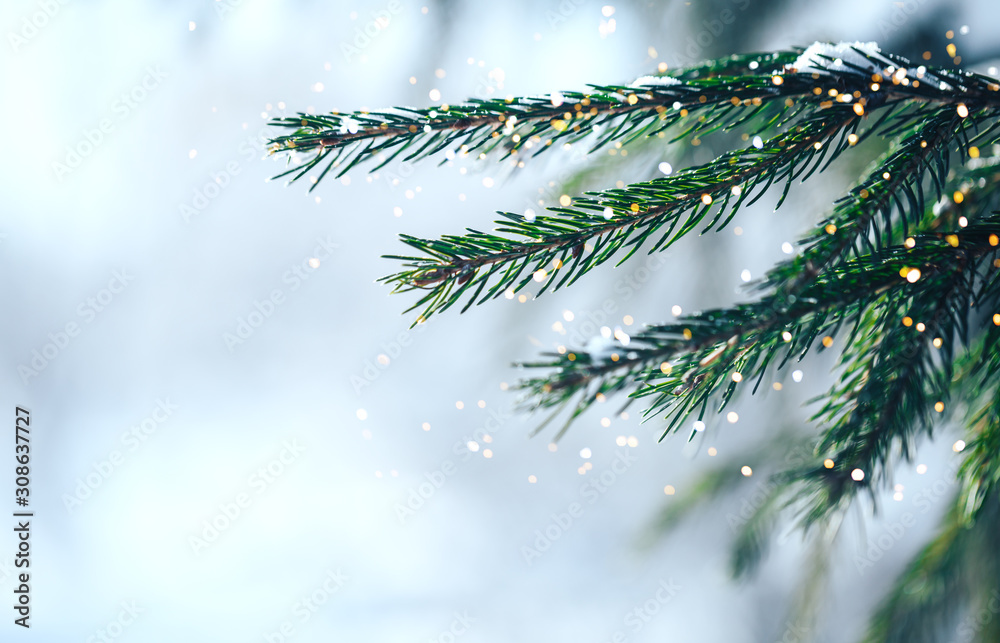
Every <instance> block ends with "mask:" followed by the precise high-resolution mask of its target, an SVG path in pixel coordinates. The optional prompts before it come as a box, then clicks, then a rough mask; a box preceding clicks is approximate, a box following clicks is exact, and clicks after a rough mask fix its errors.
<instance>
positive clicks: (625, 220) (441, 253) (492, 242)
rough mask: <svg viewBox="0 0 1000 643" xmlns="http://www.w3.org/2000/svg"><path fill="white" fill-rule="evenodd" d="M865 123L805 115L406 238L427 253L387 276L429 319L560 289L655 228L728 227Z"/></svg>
mask: <svg viewBox="0 0 1000 643" xmlns="http://www.w3.org/2000/svg"><path fill="white" fill-rule="evenodd" d="M857 126H858V116H857V115H856V114H855V113H854V111H853V110H852V109H851V108H850V107H847V106H838V107H835V108H831V109H829V110H825V111H824V112H823V113H821V114H818V115H816V116H813V117H810V118H808V119H806V120H804V121H803V122H802V123H801V124H800V125H798V126H796V127H794V128H793V129H791V130H789V131H787V132H785V133H782V134H779V135H777V136H775V137H774V138H772V139H770V140H768V141H767V142H766V143H763V144H762V145H761V147H760V148H759V149H758V148H757V147H755V146H750V147H748V148H746V149H742V150H736V151H732V152H729V153H727V154H723V155H722V156H720V157H719V158H718V159H716V160H715V161H712V162H711V163H708V164H706V165H703V166H700V167H695V168H689V169H686V170H683V171H681V172H677V173H676V174H673V175H671V176H667V177H663V178H658V179H653V180H651V181H647V182H644V183H637V184H633V185H629V186H626V187H625V188H622V189H613V190H606V191H603V192H597V193H591V195H590V196H587V197H583V198H579V199H576V200H575V201H574V202H573V207H560V208H550V210H551V211H552V212H554V213H555V215H554V216H542V217H538V218H535V219H528V218H527V217H525V216H522V215H519V214H514V213H509V212H507V213H503V212H502V213H500V214H501V215H503V216H504V217H506V218H507V221H505V222H502V223H503V225H502V227H501V228H499V229H498V230H497V232H498V233H501V234H486V233H482V232H478V231H476V230H473V229H469V230H468V232H467V234H466V235H465V236H461V237H460V236H445V237H443V238H442V239H441V240H427V239H419V238H416V237H410V236H407V235H404V236H403V237H402V239H403V241H404V242H405V243H407V244H408V245H410V246H412V247H414V248H416V249H418V250H420V251H421V252H423V253H424V254H425V255H427V256H426V257H402V256H390V258H393V259H399V260H403V261H405V262H406V263H405V264H404V265H405V267H406V268H407V270H404V271H402V272H400V273H396V274H394V275H390V276H388V277H384V278H382V279H381V281H384V282H387V283H390V284H393V285H394V286H395V288H394V290H393V292H407V291H410V290H415V289H426V290H428V292H427V294H425V295H424V296H423V297H422V298H420V299H419V300H418V301H417V302H416V303H415V304H414V305H413V306H411V307H410V308H409V309H408V310H413V309H414V308H418V307H423V310H422V312H421V319H427V318H428V317H430V316H431V315H432V314H434V313H436V312H439V311H442V310H445V309H447V308H449V307H451V306H452V305H454V304H455V303H456V302H457V301H458V300H459V299H460V298H461V297H462V296H463V295H465V294H466V293H469V292H471V296H470V297H469V300H468V302H467V303H466V305H465V308H464V309H463V310H465V309H467V308H468V307H469V306H471V305H472V304H473V303H483V302H485V301H488V300H489V299H492V298H495V297H498V296H499V295H500V294H502V293H503V292H504V290H505V289H511V290H512V291H513V292H517V291H519V290H520V289H522V288H524V287H525V286H526V285H528V284H529V283H530V282H531V281H532V280H535V281H544V282H545V284H544V286H543V289H544V288H552V289H553V290H555V289H558V288H559V287H561V286H563V285H569V284H572V283H573V282H574V281H576V279H577V278H579V277H580V276H582V275H583V274H585V273H586V272H588V271H590V270H591V269H592V268H594V267H596V266H598V265H600V264H602V263H604V262H605V261H607V260H609V259H611V258H612V257H613V256H614V255H615V254H616V253H617V252H618V251H619V250H622V249H624V248H627V247H628V246H631V248H629V249H628V252H627V253H626V254H625V256H624V257H623V258H621V259H620V261H619V263H621V262H623V261H625V260H626V259H628V258H629V257H630V256H631V255H632V254H633V253H634V252H636V251H637V250H638V248H639V247H640V246H641V245H642V244H643V242H645V241H646V240H647V239H649V238H650V237H652V236H653V235H654V234H659V238H658V240H657V241H656V242H655V243H654V244H653V245H652V247H651V248H650V249H649V252H655V251H656V250H659V249H663V248H666V247H668V246H669V245H670V244H671V243H673V242H674V241H676V240H677V239H678V238H680V237H681V236H683V235H685V234H687V233H688V232H690V231H692V230H694V229H695V228H697V227H699V226H701V225H702V223H703V222H704V221H705V219H706V218H709V215H711V217H710V220H709V223H708V224H707V225H706V227H707V228H713V227H716V226H718V228H720V229H721V228H722V227H724V226H725V225H726V224H727V223H728V222H729V221H730V220H731V219H732V218H733V216H735V214H736V212H737V211H738V210H739V208H740V207H742V206H744V205H750V204H752V203H753V202H754V201H756V200H757V199H758V198H760V196H762V195H763V193H764V192H765V191H766V190H767V188H768V187H770V186H771V185H772V184H774V183H780V182H782V181H785V182H789V183H790V182H791V181H792V180H793V179H795V178H797V177H798V176H800V175H801V174H802V173H803V172H805V171H807V170H808V169H809V167H810V164H813V163H818V162H821V161H822V160H823V156H824V155H825V153H826V152H825V151H824V152H823V153H822V154H818V153H817V152H818V150H820V149H822V148H823V144H824V142H825V141H827V140H829V139H831V138H833V137H835V136H836V135H837V134H838V133H840V132H841V131H848V130H850V131H852V132H853V131H854V130H856V128H857ZM848 145H849V143H848V142H847V141H846V140H845V141H843V142H842V143H840V144H839V145H836V146H834V147H835V149H834V151H833V152H832V154H833V155H837V154H839V153H840V152H842V151H843V149H845V148H846V147H847V146H848ZM754 192H756V196H753V194H754ZM730 204H731V205H730ZM779 205H780V203H779ZM685 213H687V214H688V216H687V218H686V219H685V218H684V214H685ZM724 217H725V218H724ZM664 227H666V231H665V232H662V234H661V230H662V229H663V228H664ZM519 238H525V239H528V240H527V241H520V240H518V239H519ZM591 240H593V241H592V242H591ZM526 272H527V274H525V273H526ZM557 279H558V280H557ZM487 286H489V289H488V290H487ZM484 290H485V293H484ZM418 321H419V320H418Z"/></svg>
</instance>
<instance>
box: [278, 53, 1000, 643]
mask: <svg viewBox="0 0 1000 643" xmlns="http://www.w3.org/2000/svg"><path fill="white" fill-rule="evenodd" d="M998 116H1000V83H998V81H997V80H995V79H993V78H989V77H986V76H982V75H978V74H973V73H969V72H965V71H960V70H955V69H945V68H936V67H930V66H922V65H921V66H914V65H913V64H912V63H910V62H909V61H907V60H905V59H903V58H901V57H899V56H894V55H891V54H888V53H883V52H881V51H879V50H878V48H877V47H876V46H874V44H871V43H869V44H861V43H855V44H854V45H847V44H841V45H823V44H817V45H814V46H813V47H810V48H809V49H808V50H791V51H783V52H777V53H767V54H754V55H736V56H731V57H728V58H725V59H721V60H715V61H709V62H706V63H703V64H700V65H697V66H693V67H689V68H685V69H680V70H676V71H670V72H666V73H663V74H661V75H658V76H648V77H644V78H640V79H639V80H637V81H636V82H634V83H632V84H629V85H606V86H592V87H591V88H590V89H589V90H588V91H586V92H563V93H562V94H558V95H551V96H539V97H528V98H507V99H492V100H470V101H469V102H467V103H464V104H461V105H442V106H439V107H435V108H427V109H411V108H406V109H394V110H386V111H377V112H353V113H349V114H340V113H331V114H326V115H321V116H315V115H307V114H299V115H297V116H295V117H288V118H281V119H277V120H276V121H275V122H274V123H273V124H274V125H277V126H279V127H283V128H287V129H288V134H286V135H284V136H280V137H277V138H275V139H274V140H273V141H272V144H273V147H272V152H274V153H285V154H287V156H288V159H289V169H288V170H287V171H285V172H284V173H282V174H281V175H279V176H287V177H290V180H292V181H294V180H298V179H300V178H303V177H305V176H306V175H307V174H309V173H310V172H313V171H315V172H318V175H316V179H315V183H314V185H313V186H312V188H310V189H314V188H316V186H317V185H319V183H320V182H322V181H323V179H324V177H326V176H327V175H328V173H330V172H331V171H334V172H335V175H336V176H340V175H342V174H344V173H345V172H347V171H349V170H351V169H352V168H355V167H358V166H359V165H368V166H370V167H371V168H372V169H378V168H381V167H385V166H386V165H387V164H389V163H391V162H393V161H400V160H405V161H414V160H418V159H422V158H427V157H431V156H441V155H442V153H443V154H444V155H446V156H445V158H454V155H456V154H457V155H460V156H462V155H473V156H476V155H478V156H479V157H480V158H487V157H494V158H497V159H498V160H500V161H504V162H506V163H508V164H510V165H511V166H512V167H515V168H516V167H518V166H523V164H524V162H525V160H526V159H527V158H529V157H532V156H536V155H538V154H541V153H543V152H545V151H546V150H548V149H549V148H552V147H558V146H559V145H560V144H562V143H565V142H569V143H574V144H575V143H578V142H580V143H586V144H588V145H590V146H591V150H596V149H599V148H601V147H602V146H605V145H608V144H612V143H620V144H621V145H622V146H626V147H627V146H630V145H638V144H646V143H649V142H650V141H653V142H655V141H656V139H662V142H663V144H664V145H665V144H666V143H667V142H674V141H695V140H698V139H701V138H704V137H708V136H714V135H723V134H724V133H726V132H730V133H737V134H742V135H743V136H742V139H743V140H744V141H747V144H746V146H745V147H742V148H739V149H733V150H732V151H729V152H726V153H724V154H722V155H720V156H718V157H717V158H715V159H713V160H711V161H709V162H708V163H704V164H702V165H696V166H692V167H688V168H685V169H682V170H680V171H677V172H675V173H672V174H670V175H668V176H663V177H660V178H655V179H652V180H646V181H641V182H636V183H632V184H629V185H626V186H624V187H620V188H611V189H606V190H600V191H593V192H586V193H584V194H582V195H580V196H578V197H576V198H573V199H572V200H571V202H570V203H568V204H561V205H560V206H558V207H551V208H548V211H547V212H546V213H544V214H541V215H537V216H535V215H534V214H533V213H527V214H521V213H514V212H499V213H498V214H499V217H500V218H499V220H498V221H497V228H496V229H495V230H493V231H491V232H481V231H478V230H474V229H471V228H470V229H466V231H465V232H463V233H461V234H456V235H445V236H442V237H440V238H438V239H422V238H417V237H413V236H408V235H403V236H402V241H403V242H404V243H405V244H406V245H408V246H409V247H410V248H411V251H412V252H415V254H410V255H404V256H396V255H393V256H391V257H390V258H392V259H394V260H397V261H399V262H401V263H400V269H399V271H398V272H395V273H394V274H391V275H389V276H387V277H384V278H383V279H382V281H384V282H385V283H387V284H389V285H390V286H392V287H393V290H394V292H415V293H416V298H415V303H414V304H413V305H412V306H411V308H410V310H414V309H419V311H420V312H419V317H417V321H416V322H415V323H420V322H422V321H424V320H426V319H428V318H429V317H431V316H432V315H435V314H439V313H442V312H444V311H445V310H447V309H449V308H451V307H452V306H455V305H456V304H461V310H462V311H464V310H467V309H468V308H469V307H470V306H471V305H473V304H483V303H485V302H487V301H490V300H492V299H495V298H497V297H500V296H502V295H507V296H511V294H512V293H518V292H521V291H522V290H526V289H527V290H530V291H532V292H534V294H535V296H538V295H541V294H542V293H544V292H547V291H550V290H556V289H558V288H561V287H564V286H570V285H572V284H574V283H575V282H577V281H578V280H579V279H581V278H583V277H584V276H585V275H586V274H587V273H588V272H590V271H591V270H592V269H594V268H596V267H597V266H599V265H601V264H603V263H605V262H608V261H611V260H615V261H616V262H617V263H618V264H621V263H622V262H624V261H626V260H628V259H629V258H630V257H632V256H633V255H634V254H635V253H637V252H640V251H641V252H646V253H653V252H660V251H663V250H666V249H667V248H669V247H670V246H671V245H672V244H673V243H675V242H677V241H678V240H679V239H681V238H682V237H685V236H689V235H691V234H704V233H707V232H710V231H717V230H721V229H723V228H725V227H726V226H727V225H729V224H730V223H731V222H732V221H734V219H735V218H736V217H738V216H740V211H741V209H745V208H746V207H747V206H749V205H751V204H753V203H755V202H756V201H758V200H760V199H761V198H763V197H765V195H768V196H773V195H776V196H774V199H775V203H776V205H775V208H777V207H779V206H780V205H781V204H782V203H783V202H784V201H785V197H786V196H787V194H788V192H789V190H790V188H791V185H792V183H794V182H797V181H799V182H801V181H806V180H807V179H810V178H812V177H815V176H817V175H818V174H820V173H821V172H823V171H824V170H825V169H826V168H828V167H829V166H830V164H831V163H833V162H834V161H835V160H836V159H838V158H839V157H841V156H842V155H855V154H863V155H869V156H871V152H872V150H873V149H874V150H876V153H877V152H878V150H884V153H882V154H881V156H878V157H877V158H874V159H873V162H872V163H871V166H870V168H869V170H868V171H866V172H865V173H864V174H863V175H862V176H861V177H860V179H859V180H858V181H857V183H856V185H855V186H854V187H852V188H851V189H850V190H848V191H847V193H846V194H844V195H843V196H842V197H841V198H840V199H838V200H837V201H836V202H835V203H834V204H833V205H832V207H831V208H830V210H829V212H828V214H827V215H826V216H825V217H824V218H823V219H822V220H821V221H820V222H819V223H818V225H817V226H816V227H815V229H814V230H813V231H812V232H811V233H810V234H808V235H807V236H806V237H805V238H803V239H801V240H800V241H799V242H798V244H797V253H796V255H795V256H794V258H792V259H790V260H787V261H785V262H783V263H780V264H778V265H776V266H774V268H773V269H772V270H771V271H770V272H768V273H767V274H766V276H764V277H763V278H762V279H761V280H760V281H759V282H757V283H756V284H755V289H756V292H757V293H758V294H759V297H758V298H757V299H755V300H753V301H749V302H747V303H741V304H737V305H734V306H731V307H726V308H720V309H714V310H707V311H703V312H698V313H694V314H691V315H687V316H684V317H681V318H679V319H677V320H676V321H674V322H671V323H661V324H652V325H649V326H647V327H646V328H645V329H644V330H642V331H640V332H638V333H636V334H634V335H632V336H628V335H626V334H624V333H616V335H615V336H614V337H613V338H609V339H608V341H607V342H606V343H604V344H603V345H591V346H589V347H572V348H570V349H568V350H566V351H565V352H558V353H547V354H544V355H542V356H541V357H540V358H539V359H537V360H535V361H532V362H530V363H527V364H525V366H527V367H529V368H530V369H532V371H533V372H535V373H537V374H536V375H534V376H532V377H529V378H528V379H526V380H525V381H523V382H522V383H521V384H520V387H521V388H522V389H523V391H524V393H525V398H524V405H525V407H526V408H530V409H547V410H549V411H550V412H551V413H552V416H553V417H554V416H555V415H557V414H558V413H559V412H560V411H561V410H563V409H568V413H567V415H568V418H569V419H568V420H567V421H566V422H565V424H563V425H562V427H561V428H560V429H559V431H558V433H557V436H556V439H558V437H559V436H561V435H562V434H563V432H565V431H566V430H567V428H568V426H569V424H570V422H571V421H572V419H573V418H575V417H577V416H579V415H580V414H581V413H583V412H584V411H585V410H586V409H587V408H588V407H589V406H590V405H592V404H593V403H594V402H595V401H596V400H599V399H606V398H610V397H612V396H615V395H622V396H629V398H630V399H637V400H641V401H644V402H645V403H646V410H645V414H646V416H647V417H648V418H658V419H660V420H662V422H663V425H662V426H663V430H662V435H661V439H662V437H663V436H666V435H668V434H670V433H672V432H675V431H678V430H681V429H682V428H684V427H687V428H688V429H689V430H690V431H691V433H690V435H691V436H693V435H694V429H690V427H691V426H692V424H691V421H698V422H704V420H705V419H706V418H707V417H708V415H709V414H713V413H720V412H722V411H723V410H724V409H725V408H726V407H727V405H728V404H729V402H730V401H731V400H732V399H733V397H734V395H736V394H737V393H739V392H740V391H741V390H743V389H750V391H751V393H752V392H756V391H757V390H758V388H759V387H760V386H761V384H762V382H764V381H765V380H766V381H768V382H770V380H771V379H773V378H775V377H777V376H779V375H780V374H781V373H783V372H784V370H783V369H784V368H785V367H786V365H787V364H789V362H793V361H797V360H801V359H802V358H803V357H805V356H806V355H807V354H809V353H810V352H811V351H824V350H839V354H840V358H839V369H838V372H839V376H838V378H837V381H836V382H835V384H834V385H833V386H832V388H831V389H830V390H829V391H828V392H827V393H826V394H825V395H822V396H820V397H819V398H818V399H816V400H814V403H815V405H816V411H815V414H814V416H813V418H812V420H813V422H814V424H815V429H816V432H815V435H814V436H813V438H812V439H811V440H810V441H808V443H807V444H805V446H802V449H804V451H802V453H804V454H805V455H803V456H802V457H797V458H795V459H794V461H786V463H785V466H782V467H779V468H778V469H777V470H775V471H773V472H772V474H773V476H772V478H771V480H772V485H771V486H770V487H769V498H768V501H767V502H765V503H764V504H763V506H762V507H761V508H760V509H759V510H758V514H757V515H756V516H755V517H754V519H753V520H751V521H749V522H748V524H747V525H745V528H744V529H743V530H742V531H741V532H740V535H739V537H738V538H737V542H736V543H735V544H736V552H737V553H736V555H735V557H734V563H733V567H734V570H735V571H736V572H737V573H738V574H741V573H745V572H747V571H750V570H752V568H753V567H754V565H755V561H756V560H757V559H758V558H759V557H760V555H762V554H763V553H764V551H766V548H767V541H768V539H769V534H770V532H771V531H773V527H774V525H775V524H776V520H777V514H778V512H779V511H780V510H781V509H782V508H787V507H790V508H792V510H793V513H794V515H796V516H798V517H799V518H800V520H801V522H802V524H803V525H804V526H806V527H807V528H811V527H812V528H815V527H819V529H820V531H822V532H824V533H830V532H835V531H836V526H837V525H839V521H840V520H841V519H842V517H843V515H844V513H845V512H846V511H847V509H848V507H849V506H850V505H851V503H852V501H853V500H854V499H855V498H856V496H857V495H858V494H860V493H863V494H867V495H868V496H869V497H870V498H871V499H872V501H877V500H878V498H879V497H880V496H881V495H882V494H883V492H884V491H885V489H886V488H887V487H888V486H891V484H892V469H893V465H894V463H896V462H898V461H899V460H900V459H903V460H907V459H909V458H910V457H911V456H912V455H913V453H914V449H915V447H916V445H917V444H918V443H919V440H920V439H921V438H923V437H929V436H931V435H932V434H933V432H934V429H935V426H937V425H939V424H940V423H941V420H942V418H946V417H951V414H952V411H953V410H956V409H968V414H967V415H968V417H967V426H968V436H967V444H965V443H964V442H960V443H956V445H955V449H956V450H957V451H962V448H963V447H964V453H963V456H964V463H963V465H962V466H961V468H960V469H959V470H958V472H957V475H958V478H959V481H960V482H961V492H960V493H959V494H958V496H957V498H956V500H955V503H954V507H953V508H952V510H951V511H950V512H949V513H948V514H947V515H946V516H945V518H944V522H943V525H942V531H941V533H940V535H939V536H937V537H936V538H935V540H934V541H933V542H932V543H930V544H929V545H928V546H927V548H926V549H925V550H924V551H923V552H922V553H921V554H920V555H919V556H918V557H917V558H916V559H915V560H914V561H913V564H912V566H911V568H910V569H909V570H908V571H907V572H906V573H905V574H904V577H903V578H901V579H900V584H899V587H898V588H897V589H896V590H894V592H893V593H892V594H891V595H890V596H889V597H888V598H887V600H886V602H885V604H884V605H883V606H882V607H881V608H880V610H879V611H878V612H877V613H876V615H875V617H874V620H873V624H872V629H871V632H870V638H869V639H868V640H871V641H875V640H878V641H896V640H899V641H924V640H927V641H931V640H942V639H941V637H940V636H939V635H941V633H942V632H947V631H948V629H949V628H952V629H951V631H954V627H956V624H958V623H959V621H958V619H959V618H960V616H961V615H962V614H963V613H964V612H962V611H961V610H963V609H966V610H968V609H976V608H978V607H981V606H982V605H984V604H985V602H986V601H987V600H988V599H989V597H990V596H991V594H990V592H993V591H995V590H997V588H998V587H1000V584H998V580H1000V576H998V571H1000V570H998V569H992V568H990V569H982V568H980V567H977V566H976V556H977V555H980V554H982V552H983V551H984V548H989V547H991V546H994V545H993V544H992V543H991V542H990V539H991V538H992V536H993V534H995V533H997V532H996V528H997V526H998V524H1000V523H998V516H1000V506H998V498H1000V491H998V483H1000V408H998V406H1000V350H998V344H997V342H998V338H1000V328H998V327H1000V312H998V311H1000V308H998V297H1000V253H998V239H1000V215H998V213H997V212H996V211H997V210H998V200H1000V195H998V191H997V189H996V188H997V184H998V182H1000V165H998V160H1000V156H997V154H998V151H1000V145H998V143H1000V129H998V126H1000V119H998ZM866 141H872V142H873V144H872V145H862V144H863V143H865V142H866ZM772 187H774V188H776V190H774V191H772V190H771V188H772ZM779 190H780V191H779ZM835 346H836V347H837V348H836V349H835V348H834V347H835ZM700 426H701V428H703V427H704V424H701V425H700ZM772 446H773V445H772ZM727 466H728V465H727ZM735 470H736V468H735V467H733V468H732V469H719V470H716V471H713V472H710V473H709V474H708V475H707V476H706V478H705V480H704V481H703V482H702V483H701V484H700V486H698V487H697V488H696V489H695V490H694V491H693V492H692V496H691V499H690V500H689V501H688V502H687V503H686V504H682V505H679V506H677V507H674V508H673V509H672V510H671V512H670V513H668V514H666V515H665V516H664V518H663V523H664V525H667V524H673V523H674V522H675V521H676V519H677V518H678V517H679V515H680V514H681V513H685V512H687V511H690V510H692V508H693V505H694V503H695V502H698V501H700V500H702V499H706V498H709V497H712V496H714V495H717V494H719V493H722V492H724V491H725V490H726V489H729V488H731V487H732V486H733V485H734V484H736V483H737V482H738V477H737V476H735V475H733V474H732V472H733V471H735ZM876 506H877V504H876ZM988 558H989V559H990V560H993V561H997V560H1000V557H997V556H996V555H995V554H994V555H993V556H991V557H988ZM914 588H916V589H914ZM994 620H995V621H996V620H998V619H994ZM995 634H996V632H995V627H994V628H991V627H986V628H979V629H977V630H975V631H972V632H971V634H970V636H971V637H972V638H973V639H975V640H984V641H985V640H995ZM991 637H993V638H991Z"/></svg>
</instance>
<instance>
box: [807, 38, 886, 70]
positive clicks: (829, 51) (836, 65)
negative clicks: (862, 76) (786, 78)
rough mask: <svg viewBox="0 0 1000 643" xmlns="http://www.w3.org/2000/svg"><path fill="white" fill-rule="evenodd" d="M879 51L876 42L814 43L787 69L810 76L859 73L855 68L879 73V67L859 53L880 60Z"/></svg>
mask: <svg viewBox="0 0 1000 643" xmlns="http://www.w3.org/2000/svg"><path fill="white" fill-rule="evenodd" d="M859 50H860V51H859ZM881 51H882V50H881V49H879V47H878V43H876V42H838V43H837V44H833V43H830V42H814V43H813V44H811V45H809V47H808V48H807V49H806V50H805V51H803V52H802V55H801V56H799V57H798V58H797V59H796V60H795V62H793V63H792V64H791V65H788V68H789V69H791V70H793V71H797V72H799V73H806V74H811V73H817V72H819V73H822V72H831V71H835V72H845V71H846V72H854V73H859V72H858V69H857V68H858V67H860V68H861V69H865V70H868V71H869V72H873V73H874V72H877V71H879V70H880V68H881V66H880V65H878V64H876V63H873V62H872V61H871V60H869V59H868V58H866V57H865V56H863V55H862V53H861V52H863V53H865V54H868V55H869V56H874V57H876V58H879V59H880V58H881V56H879V53H880V52H881ZM824 56H826V57H824ZM845 63H846V64H845ZM852 65H853V66H852Z"/></svg>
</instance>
